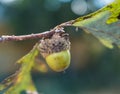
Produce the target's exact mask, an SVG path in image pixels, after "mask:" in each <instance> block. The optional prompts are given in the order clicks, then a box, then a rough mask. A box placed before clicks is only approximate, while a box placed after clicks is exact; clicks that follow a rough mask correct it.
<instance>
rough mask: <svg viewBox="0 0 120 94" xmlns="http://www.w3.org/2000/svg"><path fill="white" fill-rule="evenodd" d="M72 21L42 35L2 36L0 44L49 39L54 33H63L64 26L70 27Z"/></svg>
mask: <svg viewBox="0 0 120 94" xmlns="http://www.w3.org/2000/svg"><path fill="white" fill-rule="evenodd" d="M73 22H74V20H71V21H68V22H65V23H62V24H60V25H57V26H56V27H54V28H53V29H51V30H50V31H45V32H43V33H37V34H29V35H20V36H15V35H10V36H9V35H2V36H1V37H0V42H6V41H22V40H27V39H38V38H43V37H49V36H51V35H53V34H54V33H55V32H63V29H64V28H63V27H66V26H72V23H73Z"/></svg>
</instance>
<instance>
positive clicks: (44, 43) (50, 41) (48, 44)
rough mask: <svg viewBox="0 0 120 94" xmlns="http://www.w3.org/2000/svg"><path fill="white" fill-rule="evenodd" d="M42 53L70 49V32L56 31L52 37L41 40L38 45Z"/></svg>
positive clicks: (44, 54)
mask: <svg viewBox="0 0 120 94" xmlns="http://www.w3.org/2000/svg"><path fill="white" fill-rule="evenodd" d="M38 49H39V50H40V53H41V55H42V56H43V57H44V58H45V57H46V56H48V55H50V54H52V53H57V52H61V51H65V50H69V49H70V41H69V34H67V33H65V32H62V33H60V32H56V33H55V34H53V35H52V36H51V37H50V38H45V39H42V40H40V44H39V45H38Z"/></svg>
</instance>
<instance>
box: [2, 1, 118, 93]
mask: <svg viewBox="0 0 120 94" xmlns="http://www.w3.org/2000/svg"><path fill="white" fill-rule="evenodd" d="M111 1H113V0H0V34H1V35H23V34H31V33H39V32H44V31H46V30H50V29H51V28H53V27H55V26H56V25H58V24H60V23H62V22H65V21H69V20H72V19H75V18H77V17H80V16H83V15H86V14H88V13H92V12H94V11H96V10H98V9H99V8H101V7H103V6H105V5H106V4H108V3H110V2H111ZM65 30H66V32H68V33H69V34H70V40H71V55H72V59H71V65H70V67H69V68H68V69H67V70H66V71H65V72H61V73H56V72H54V71H52V70H51V69H50V68H49V67H48V71H46V72H37V71H33V72H32V78H33V81H34V82H35V85H36V86H37V90H38V91H39V92H40V94H120V90H119V88H120V50H119V49H118V48H117V47H115V48H114V49H108V48H106V47H105V46H103V45H102V44H101V43H100V42H99V40H97V39H96V38H95V37H94V36H93V35H92V34H87V33H85V32H84V31H82V30H81V29H79V30H78V31H77V32H76V31H75V28H74V27H67V28H65ZM38 40H39V39H36V40H26V41H22V42H5V43H0V49H1V50H0V81H2V80H3V79H4V78H6V77H7V76H9V75H10V74H12V73H14V72H15V71H16V70H17V69H18V68H19V66H18V65H17V64H15V62H16V61H17V60H18V59H19V58H21V57H22V56H24V55H25V54H27V53H28V52H29V51H30V50H31V49H32V47H33V45H34V44H35V43H36V42H37V41H38ZM0 94H2V93H0Z"/></svg>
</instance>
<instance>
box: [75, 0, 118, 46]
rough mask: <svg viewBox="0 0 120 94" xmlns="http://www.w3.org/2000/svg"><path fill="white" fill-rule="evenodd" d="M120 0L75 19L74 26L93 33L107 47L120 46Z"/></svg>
mask: <svg viewBox="0 0 120 94" xmlns="http://www.w3.org/2000/svg"><path fill="white" fill-rule="evenodd" d="M119 5H120V0H115V1H114V2H112V3H111V4H109V5H107V6H105V7H104V8H102V9H100V10H98V11H96V12H94V13H92V14H89V15H87V16H83V17H80V18H77V19H75V21H74V22H73V26H76V27H80V28H82V29H83V30H85V31H87V32H89V33H92V34H93V35H94V36H95V37H96V38H98V39H99V40H100V42H102V43H103V44H104V45H105V46H106V47H109V48H113V44H115V45H117V46H118V47H120V20H119V19H120V6H119Z"/></svg>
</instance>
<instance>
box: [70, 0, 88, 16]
mask: <svg viewBox="0 0 120 94" xmlns="http://www.w3.org/2000/svg"><path fill="white" fill-rule="evenodd" d="M71 9H72V11H73V12H74V13H75V14H77V15H84V14H85V13H86V11H87V3H86V2H85V0H73V2H72V3H71Z"/></svg>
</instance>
